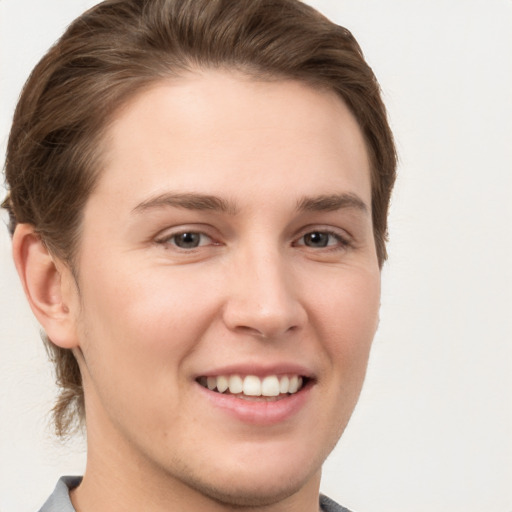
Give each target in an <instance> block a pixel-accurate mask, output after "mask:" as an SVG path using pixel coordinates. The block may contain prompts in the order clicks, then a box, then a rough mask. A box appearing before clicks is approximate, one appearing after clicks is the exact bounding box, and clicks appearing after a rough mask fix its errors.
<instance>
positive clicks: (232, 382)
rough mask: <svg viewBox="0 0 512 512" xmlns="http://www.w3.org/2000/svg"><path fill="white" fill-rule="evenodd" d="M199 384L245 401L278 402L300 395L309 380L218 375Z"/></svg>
mask: <svg viewBox="0 0 512 512" xmlns="http://www.w3.org/2000/svg"><path fill="white" fill-rule="evenodd" d="M196 380H197V382H198V383H199V384H200V385H201V386H203V387H204V388H206V389H209V390H210V391H213V392H215V393H220V394H223V395H234V396H236V397H237V398H240V399H243V400H249V401H253V400H257V401H262V400H264V401H267V402H270V401H276V400H281V399H283V398H286V397H288V396H291V395H294V394H296V393H298V392H299V391H300V390H301V389H303V388H304V387H305V386H306V384H307V383H308V381H309V379H308V378H307V377H304V376H302V375H296V374H293V375H267V376H265V377H258V376H256V375H238V374H235V375H216V376H201V377H199V378H198V379H196Z"/></svg>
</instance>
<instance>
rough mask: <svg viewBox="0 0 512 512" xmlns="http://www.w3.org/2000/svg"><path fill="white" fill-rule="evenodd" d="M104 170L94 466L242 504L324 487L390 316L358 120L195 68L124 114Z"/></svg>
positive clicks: (327, 102) (292, 92)
mask: <svg viewBox="0 0 512 512" xmlns="http://www.w3.org/2000/svg"><path fill="white" fill-rule="evenodd" d="M104 162H105V165H104V169H103V170H102V174H101V177H100V179H99V182H98V186H97V188H96V189H95V190H94V192H93V194H92V195H91V197H90V198H89V200H88V203H87V204H86V207H85V211H84V218H83V230H82V233H81V237H82V238H81V246H80V251H79V258H78V265H77V268H78V277H77V280H78V285H79V290H80V292H79V295H78V296H77V303H79V305H80V306H79V308H78V309H77V313H76V345H77V348H76V350H75V353H76V354H77V357H78V358H79V362H80V365H81V370H82V375H83V380H84V387H85V396H86V416H87V428H88V441H89V464H95V463H96V462H97V461H99V460H100V458H101V457H103V458H104V460H108V464H111V465H112V466H113V467H115V468H116V469H115V471H116V472H117V473H118V474H119V473H121V474H124V475H125V476H126V475H128V474H130V476H126V478H132V479H133V480H134V481H135V480H136V478H140V473H141V472H143V474H144V479H145V482H150V481H153V482H156V481H159V482H161V483H167V487H169V485H170V486H171V487H172V486H174V488H177V486H181V488H182V489H188V491H187V492H191V493H197V494H199V495H201V496H206V497H209V498H214V499H215V500H217V501H219V500H220V501H222V502H228V503H245V504H247V503H252V504H258V503H259V504H261V503H263V502H265V503H271V502H272V501H276V500H279V499H282V498H284V497H286V496H289V495H291V494H293V493H297V492H301V490H303V489H307V488H311V487H315V488H316V491H315V492H318V489H317V487H318V481H319V475H320V467H321V464H322V462H323V461H324V459H325V457H326V456H327V455H328V453H329V452H330V451H331V450H332V448H333V446H334V445H335V443H336V442H337V440H338V438H339V436H340V435H341V433H342V431H343V429H344V428H345V426H346V424H347V421H348V419H349V417H350V415H351V413H352V410H353V408H354V406H355V403H356V401H357V398H358V395H359V392H360V388H361V385H362V382H363V378H364V374H365V369H366V364H367V358H368V352H369V349H370V345H371V341H372V338H373V335H374V333H375V329H376V326H377V319H378V309H379V292H380V273H379V266H378V262H377V257H376V251H375V244H374V239H373V231H372V223H371V189H370V172H369V162H368V158H367V154H366V150H365V144H364V141H363V138H362V135H361V133H360V130H359V128H358V126H357V123H356V121H355V120H354V118H353V116H352V115H351V114H350V112H349V110H348V109H347V108H346V106H345V105H344V104H343V102H342V101H341V100H340V99H339V98H338V97H337V96H336V95H335V94H334V93H331V92H326V91H320V90H314V89H312V88H310V87H309V86H307V85H304V84H301V83H297V82H294V81H272V82H257V81H255V80H253V79H249V78H247V77H244V76H241V75H237V74H234V73H233V74H230V73H227V72H224V73H221V72H213V71H211V72H205V73H202V74H199V73H198V74H191V75H190V76H187V77H185V78H182V79H180V80H173V81H170V82H161V83H159V84H157V85H155V86H154V87H153V88H151V89H150V90H146V91H145V92H143V93H141V94H140V95H139V96H138V97H136V98H135V99H134V100H132V101H131V103H129V104H128V105H127V106H126V107H125V108H124V109H123V110H122V111H121V112H120V113H119V114H118V116H117V117H116V119H115V121H114V123H113V124H112V125H111V126H110V128H109V131H108V136H107V138H106V153H105V159H104Z"/></svg>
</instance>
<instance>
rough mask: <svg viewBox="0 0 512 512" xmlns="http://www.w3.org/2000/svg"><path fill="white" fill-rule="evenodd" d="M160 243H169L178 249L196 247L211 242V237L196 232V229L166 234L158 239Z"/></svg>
mask: <svg viewBox="0 0 512 512" xmlns="http://www.w3.org/2000/svg"><path fill="white" fill-rule="evenodd" d="M158 242H159V243H161V244H170V245H173V246H175V247H178V248H179V249H196V248H198V247H201V246H203V245H209V244H211V243H212V239H211V238H210V237H209V236H208V235H205V234H204V233H198V232H196V231H183V232H182V233H175V234H173V235H171V236H167V237H165V238H163V239H161V240H158Z"/></svg>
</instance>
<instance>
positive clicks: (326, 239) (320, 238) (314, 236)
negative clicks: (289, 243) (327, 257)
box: [296, 230, 349, 249]
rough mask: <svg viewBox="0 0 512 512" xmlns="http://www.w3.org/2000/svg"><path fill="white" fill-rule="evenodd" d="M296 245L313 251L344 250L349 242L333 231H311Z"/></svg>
mask: <svg viewBox="0 0 512 512" xmlns="http://www.w3.org/2000/svg"><path fill="white" fill-rule="evenodd" d="M296 245H302V246H305V247H310V248H312V249H325V248H332V249H336V248H344V247H346V246H348V245H349V242H348V241H347V240H346V239H345V238H343V237H342V236H341V235H340V234H338V233H335V232H333V231H320V230H319V231H310V232H309V233H306V234H305V235H303V236H302V237H300V238H299V240H298V242H297V243H296Z"/></svg>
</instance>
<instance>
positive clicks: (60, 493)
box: [39, 476, 82, 512]
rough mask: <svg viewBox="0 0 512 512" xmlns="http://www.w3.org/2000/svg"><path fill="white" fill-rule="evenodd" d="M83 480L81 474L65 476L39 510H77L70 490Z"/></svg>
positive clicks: (68, 511)
mask: <svg viewBox="0 0 512 512" xmlns="http://www.w3.org/2000/svg"><path fill="white" fill-rule="evenodd" d="M81 481H82V477H81V476H63V477H62V478H61V479H60V480H59V481H58V482H57V485H56V486H55V489H54V491H53V493H52V495H51V496H50V497H49V498H48V499H47V500H46V502H45V504H44V505H43V506H42V507H41V509H40V510H39V512H75V509H74V508H73V505H72V504H71V499H70V498H69V491H70V490H71V489H73V488H75V487H76V486H77V485H78V484H79V483H80V482H81Z"/></svg>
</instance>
